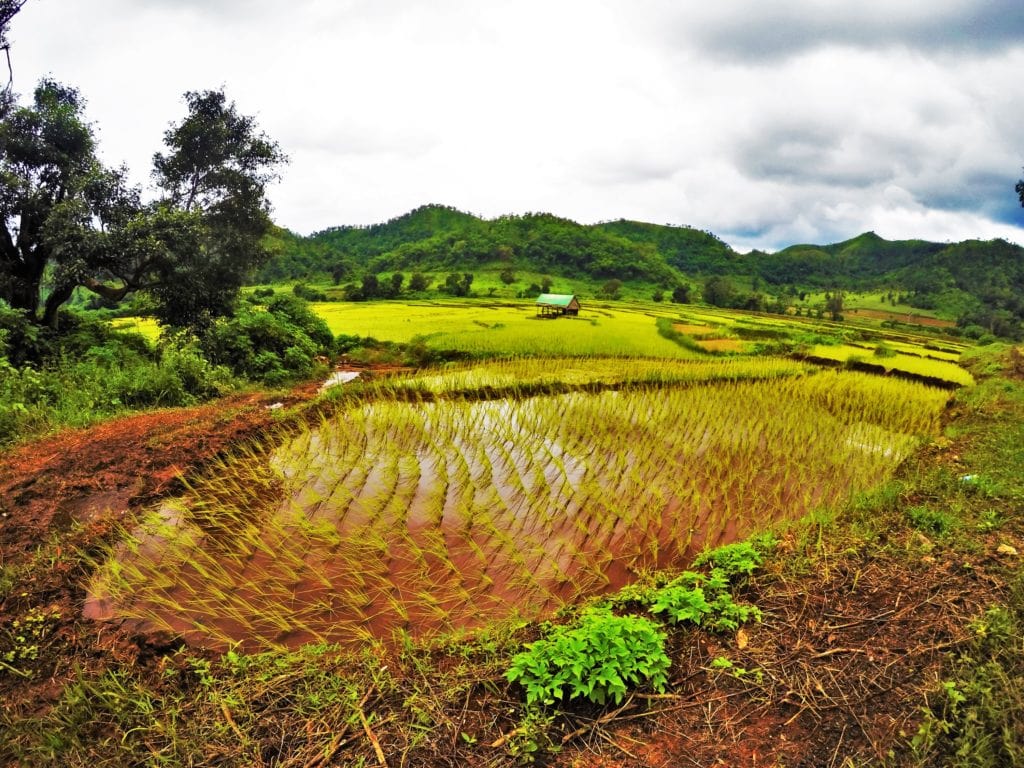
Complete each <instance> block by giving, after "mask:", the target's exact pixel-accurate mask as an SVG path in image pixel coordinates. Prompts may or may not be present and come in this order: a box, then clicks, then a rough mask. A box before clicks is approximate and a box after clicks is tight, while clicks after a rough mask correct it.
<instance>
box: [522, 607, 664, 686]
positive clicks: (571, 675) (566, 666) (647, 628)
mask: <svg viewBox="0 0 1024 768" xmlns="http://www.w3.org/2000/svg"><path fill="white" fill-rule="evenodd" d="M664 644H665V633H664V632H661V631H660V630H658V628H657V625H655V624H654V623H653V622H652V621H650V620H649V619H645V618H643V617H640V616H616V615H614V614H613V613H612V612H611V609H610V608H608V607H597V608H592V609H590V610H588V611H586V612H584V613H583V614H582V615H581V616H580V619H579V621H578V623H576V624H573V625H561V626H556V627H554V628H553V629H552V630H551V632H550V633H549V634H548V636H547V637H545V638H543V639H541V640H538V641H536V642H534V643H530V644H529V645H528V646H527V650H526V651H523V652H522V653H519V654H517V655H516V656H515V657H514V658H513V659H512V666H511V667H510V668H509V670H508V671H507V672H506V675H505V676H506V677H507V678H508V680H509V682H518V683H520V684H521V685H522V686H523V688H524V689H525V690H526V701H527V704H543V705H552V704H555V703H556V702H559V701H561V700H563V699H565V698H568V699H570V700H571V699H576V698H585V699H587V700H589V701H592V702H594V703H595V704H605V703H606V702H608V701H613V702H615V703H616V704H618V703H621V701H622V699H623V696H624V695H625V693H626V690H627V688H628V686H629V685H631V684H633V685H640V684H643V683H650V685H651V686H652V687H653V688H654V689H655V690H657V691H659V692H660V691H664V689H665V683H666V681H667V677H666V671H667V670H668V667H669V659H668V656H667V655H666V654H665V647H664Z"/></svg>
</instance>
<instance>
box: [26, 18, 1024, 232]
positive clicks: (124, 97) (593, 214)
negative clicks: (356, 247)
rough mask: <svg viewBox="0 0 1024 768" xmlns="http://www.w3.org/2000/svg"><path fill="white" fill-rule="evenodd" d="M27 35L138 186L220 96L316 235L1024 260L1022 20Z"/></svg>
mask: <svg viewBox="0 0 1024 768" xmlns="http://www.w3.org/2000/svg"><path fill="white" fill-rule="evenodd" d="M10 37H11V39H12V42H13V46H12V51H11V53H12V59H13V64H14V78H15V82H14V84H15V89H16V90H17V91H19V92H21V93H23V94H24V95H26V96H27V95H29V94H30V93H31V90H32V88H33V86H34V85H35V83H36V81H37V80H38V79H39V78H40V77H42V76H44V75H52V76H53V77H55V78H56V79H58V80H60V81H62V82H65V83H67V84H70V85H74V86H76V87H78V88H79V89H80V90H81V91H82V93H83V94H84V95H85V97H86V99H87V101H88V106H87V116H88V118H89V119H90V120H91V121H92V122H93V123H94V124H95V125H96V127H97V128H98V135H99V139H100V143H101V148H102V150H103V154H104V156H105V158H106V160H107V161H108V162H110V163H112V164H120V163H122V162H123V163H127V164H128V165H129V167H130V168H131V169H132V170H133V172H134V174H135V176H136V178H137V180H138V181H139V182H140V183H145V182H147V181H148V173H149V166H150V159H151V157H152V155H153V153H154V152H155V151H158V150H159V149H160V148H161V139H162V135H163V131H164V130H165V129H166V128H167V126H168V124H169V123H170V122H172V121H176V120H179V119H180V118H181V117H182V116H183V115H184V105H183V102H182V99H181V95H182V93H183V92H184V91H186V90H201V89H206V88H218V87H220V86H224V87H225V89H226V92H227V94H228V95H229V96H230V97H231V98H232V99H234V100H235V101H236V103H237V105H238V107H239V109H240V110H241V111H242V112H244V113H247V114H253V115H255V116H256V117H257V119H258V122H259V124H260V126H261V127H262V128H263V129H264V130H265V131H266V132H267V133H268V134H269V135H270V136H271V137H273V138H275V139H276V140H277V141H278V142H279V143H280V144H281V146H282V148H283V149H284V150H285V151H286V152H287V153H288V155H289V156H290V158H291V162H290V164H289V165H288V166H287V167H286V168H285V169H284V170H283V173H282V178H281V181H280V183H278V184H277V185H276V186H275V187H274V188H273V189H272V191H271V198H272V201H273V205H274V218H275V220H276V221H277V222H278V223H279V224H281V225H282V226H286V227H288V228H290V229H292V230H294V231H296V232H299V233H303V234H306V233H309V232H312V231H316V230H319V229H323V228H325V227H329V226H334V225H339V224H370V223H375V222H379V221H384V220H387V219H389V218H392V217H394V216H397V215H400V214H402V213H404V212H406V211H408V210H409V209H411V208H414V207H416V206H418V205H422V204H425V203H443V204H447V205H452V206H455V207H456V208H459V209H462V210H466V211H470V212H473V213H476V214H479V215H483V216H487V217H493V216H498V215H501V214H505V213H525V212H528V211H549V212H552V213H555V214H558V215H561V216H566V217H568V218H572V219H575V220H577V221H580V222H586V223H589V222H595V221H600V220H606V219H615V218H621V217H625V218H631V219H638V220H642V221H653V222H656V223H661V224H664V223H671V224H687V225H690V226H694V227H697V228H699V229H705V230H710V231H712V232H714V233H715V234H717V235H719V236H720V237H722V238H723V239H724V240H726V241H727V242H729V243H730V244H732V245H733V246H734V247H737V248H740V249H744V250H745V249H748V248H751V247H758V248H763V249H775V248H780V247H783V246H785V245H789V244H791V243H795V242H834V241H838V240H843V239H846V238H849V237H852V236H854V235H857V234H859V233H860V232H863V231H866V230H874V231H876V232H877V233H878V234H880V235H882V236H883V237H886V238H890V239H897V238H911V237H920V238H926V239H931V240H939V241H944V240H959V239H964V238H969V237H977V238H983V239H989V238H994V237H1003V238H1006V239H1008V240H1011V241H1014V242H1017V243H1022V244H1024V210H1022V208H1021V207H1020V203H1019V201H1018V200H1017V197H1016V194H1015V193H1014V190H1013V186H1014V184H1015V183H1016V181H1017V180H1018V179H1019V178H1021V176H1022V175H1024V172H1022V169H1021V166H1022V165H1024V89H1022V88H1021V87H1020V84H1019V83H1020V76H1021V73H1022V72H1024V3H1022V2H1021V0H930V2H928V3H923V2H920V0H858V1H857V2H850V1H849V0H771V2H765V0H717V2H715V3H698V2H696V1H695V0H694V1H692V2H680V1H679V0H675V1H674V2H673V1H672V0H430V2H427V1H426V0H419V1H417V0H291V1H290V2H288V3H284V2H280V0H89V2H84V1H83V0H28V3H27V4H26V5H25V7H24V9H23V10H22V12H21V13H20V14H19V15H18V16H17V17H16V18H15V20H14V22H13V24H12V31H11V35H10Z"/></svg>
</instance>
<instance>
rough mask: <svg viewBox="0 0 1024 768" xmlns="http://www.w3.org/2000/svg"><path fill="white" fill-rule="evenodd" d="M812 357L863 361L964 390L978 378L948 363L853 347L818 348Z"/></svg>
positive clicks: (844, 345) (810, 352) (814, 349)
mask: <svg viewBox="0 0 1024 768" xmlns="http://www.w3.org/2000/svg"><path fill="white" fill-rule="evenodd" d="M808 354H810V355H813V356H815V357H823V358H826V359H828V360H837V361H841V362H847V361H850V360H856V359H860V360H862V361H863V362H866V363H871V364H873V365H880V366H882V367H884V368H885V369H886V370H896V371H905V372H907V373H913V374H916V375H918V376H929V377H933V378H936V379H942V380H943V381H950V382H953V383H955V384H961V385H963V386H970V385H971V384H973V383H974V378H973V377H972V376H971V374H970V373H968V372H967V371H965V370H964V369H963V368H961V367H960V366H959V365H957V364H956V363H952V362H948V361H946V360H930V359H926V358H922V357H918V356H917V355H907V354H903V353H899V354H896V355H893V356H892V357H876V356H874V355H873V354H872V350H871V349H865V348H864V347H858V346H853V345H850V344H837V345H834V346H830V345H823V344H818V345H815V346H814V347H812V348H811V349H810V350H809V352H808Z"/></svg>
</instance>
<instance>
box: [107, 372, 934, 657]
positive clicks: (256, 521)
mask: <svg viewBox="0 0 1024 768" xmlns="http://www.w3.org/2000/svg"><path fill="white" fill-rule="evenodd" d="M725 362H726V361H714V363H713V365H711V366H709V365H708V364H705V363H685V364H683V363H675V362H672V363H666V364H665V372H664V374H665V375H664V381H667V382H669V383H667V384H665V383H659V385H658V386H656V387H649V386H636V387H626V388H618V387H617V386H616V387H610V388H598V389H596V390H593V391H589V390H587V389H577V390H569V391H564V392H560V393H558V394H538V395H530V396H524V397H518V398H507V397H497V398H496V399H481V398H478V397H474V396H472V395H471V394H470V393H467V392H466V391H465V390H464V389H462V384H463V383H464V381H465V377H469V376H471V375H472V374H473V371H472V369H468V368H464V367H455V368H453V371H454V373H453V374H452V375H453V376H454V377H455V379H454V381H455V384H453V385H452V386H451V388H448V387H449V384H448V383H445V382H444V381H443V380H438V381H436V382H434V383H432V384H431V385H430V386H431V387H434V388H435V389H436V392H437V394H438V396H437V397H436V398H434V399H432V400H431V401H429V402H415V401H409V400H407V399H405V398H404V397H403V396H402V395H401V394H400V387H392V388H390V389H387V390H381V393H380V397H381V398H382V399H379V400H353V401H339V403H338V404H337V405H336V406H335V407H334V408H333V409H331V410H329V411H328V412H327V413H326V415H324V417H323V419H322V420H321V421H320V422H319V423H314V424H312V425H311V426H310V427H308V428H306V429H300V430H297V431H296V432H294V433H293V434H290V435H286V436H284V437H283V438H282V439H281V440H280V443H279V444H278V445H276V446H272V445H267V446H264V447H258V446H256V447H253V448H252V449H251V450H249V451H243V452H239V453H238V455H237V456H234V457H231V458H229V459H227V460H225V461H223V462H221V463H219V464H217V465H216V466H215V467H214V468H213V469H212V470H211V471H210V472H209V473H208V474H206V475H204V476H203V477H200V478H195V479H193V481H192V482H191V485H190V489H189V490H188V492H187V493H186V494H185V495H184V496H183V497H181V498H180V499H177V500H174V501H173V503H171V502H169V503H167V504H165V505H164V508H163V512H162V513H160V514H158V515H156V516H155V518H153V519H152V520H151V521H150V522H147V523H146V524H144V525H142V526H140V527H139V528H138V529H136V530H133V531H126V532H125V535H124V538H123V542H122V544H121V545H120V546H118V547H115V548H113V549H112V550H111V551H110V552H109V553H107V554H106V557H105V563H104V564H103V565H102V566H101V567H99V568H98V569H97V575H96V578H95V581H94V583H93V585H92V592H93V593H94V594H97V595H103V596H106V597H109V598H110V599H111V600H112V602H113V605H114V606H115V611H116V612H117V614H118V615H120V616H123V617H125V618H133V619H137V620H141V621H144V622H152V623H153V624H154V625H159V626H162V627H165V628H168V629H170V630H171V631H175V632H184V633H186V634H188V636H189V637H190V638H192V639H197V640H198V641H199V642H208V643H210V644H212V645H214V646H215V647H224V645H225V644H227V643H229V642H231V641H232V640H244V641H245V642H246V643H247V644H248V645H247V648H250V649H252V648H259V647H266V646H274V645H276V644H287V643H289V642H294V640H293V639H294V638H296V637H309V636H312V637H321V636H322V637H324V638H326V639H328V640H331V641H343V640H345V639H346V638H359V637H362V636H363V635H364V634H365V633H366V632H367V631H368V627H369V628H370V630H372V631H378V630H380V631H383V630H384V628H386V627H390V626H404V625H405V624H406V623H408V624H409V626H410V631H411V632H413V633H415V632H417V631H418V630H417V617H418V616H420V615H422V616H424V617H429V624H430V627H431V629H432V630H435V629H443V628H452V627H459V626H466V625H471V624H474V623H476V624H478V623H480V622H482V621H484V620H487V619H493V618H499V617H501V616H503V615H511V614H514V613H527V614H529V613H530V611H537V612H542V611H544V610H549V609H550V608H551V607H552V606H557V605H560V604H562V603H563V602H565V601H566V600H573V599H575V598H576V597H578V596H581V595H587V594H593V593H595V592H603V591H605V590H607V589H608V587H609V586H610V585H615V586H618V585H619V584H621V583H623V582H625V581H628V580H630V579H633V578H635V577H636V574H637V573H639V572H642V571H644V570H645V569H649V568H653V567H661V568H680V567H686V566H687V565H689V563H688V562H687V558H688V557H690V555H691V553H692V552H693V550H694V549H695V548H696V547H699V546H708V545H711V544H713V543H715V542H717V541H719V540H721V539H722V537H723V536H728V537H735V536H740V537H742V536H743V535H745V534H747V533H749V532H751V531H752V530H754V529H755V528H759V527H763V526H765V525H767V524H770V523H771V522H772V521H775V520H781V519H784V518H791V517H797V516H800V515H803V514H806V513H807V512H809V511H811V510H812V509H813V508H815V507H816V506H819V505H830V504H838V503H842V502H843V501H844V500H845V499H847V498H848V497H849V496H850V495H851V494H852V493H853V492H855V491H857V490H860V489H865V488H868V487H871V486H872V485H874V484H876V483H877V482H879V481H881V480H884V479H885V478H886V477H887V476H888V474H889V473H890V472H891V471H892V469H893V467H894V466H895V465H896V464H897V463H898V462H899V461H900V460H901V458H902V457H903V456H905V455H907V453H908V452H909V451H910V450H911V449H912V448H913V446H914V445H915V444H916V439H915V437H914V436H913V435H915V434H922V435H928V434H933V433H934V431H935V428H936V425H937V418H938V413H939V411H940V409H941V408H942V407H943V405H944V403H945V394H944V393H936V391H935V390H931V389H928V388H926V387H922V386H920V385H918V384H914V383H911V382H906V381H887V380H882V379H878V378H876V377H871V376H868V375H866V374H859V373H852V372H831V371H830V372H822V373H817V374H814V375H799V373H800V371H802V370H803V369H802V368H799V367H798V368H797V369H794V368H792V367H791V364H790V363H788V362H787V363H786V364H785V365H782V366H777V365H776V364H775V363H774V362H773V361H761V362H763V363H765V368H764V373H765V375H764V376H761V375H759V374H758V372H757V368H756V367H755V366H753V365H752V364H746V367H739V366H733V365H731V362H730V365H724V363H725ZM645 365H646V364H638V370H640V374H639V375H641V376H647V375H648V373H650V372H652V371H653V370H654V368H645V367H644V366H645ZM686 366H691V367H693V368H694V369H695V370H694V371H690V372H687V370H685V368H686ZM480 368H481V369H482V371H480V372H478V375H479V376H480V377H482V378H481V379H480V380H486V379H487V377H490V376H493V375H495V372H497V374H500V376H506V375H507V376H510V377H512V378H514V377H515V376H518V375H520V374H522V375H523V376H525V377H527V378H529V377H531V376H533V377H539V376H541V375H542V374H543V373H544V368H545V363H543V362H542V361H536V360H534V361H524V360H511V361H504V362H502V363H500V364H497V366H494V365H491V364H488V365H485V366H480ZM597 368H598V366H596V365H593V364H592V362H591V361H583V362H578V364H577V365H576V368H575V369H574V370H575V371H576V372H577V373H578V374H580V375H582V376H583V379H581V380H582V381H594V380H595V379H592V378H590V377H591V375H592V374H595V373H597V372H598V371H597ZM610 369H611V373H610V374H609V375H610V377H611V379H610V380H614V381H618V382H620V383H621V382H622V381H625V380H626V378H628V376H630V375H631V374H629V372H628V371H627V365H626V363H625V362H623V361H616V362H615V363H614V364H612V365H610ZM644 371H647V373H644ZM725 374H728V376H725ZM734 374H735V375H734ZM544 375H546V374H544ZM574 375H575V374H574ZM442 376H443V374H442ZM709 376H710V378H709ZM723 376H725V377H724V378H723ZM460 377H462V378H460ZM624 377H625V378H624ZM613 383H614V382H613ZM738 404H742V405H741V406H740V405H738ZM253 488H263V489H269V490H268V491H266V492H262V493H260V494H255V495H258V496H259V499H258V503H252V504H249V503H247V502H245V503H243V502H244V500H245V499H246V498H252V497H253V496H254V493H253V491H252V489H253ZM245 493H248V494H249V496H245V495H244V494H245ZM739 551H740V550H739V549H738V550H737V552H739ZM716 557H725V555H722V554H719V555H716ZM744 557H747V560H744ZM744 557H741V556H740V555H739V554H737V555H736V557H735V558H734V562H731V561H730V562H726V561H724V560H723V562H722V563H721V564H719V563H713V564H715V565H719V566H720V567H721V568H725V569H728V572H729V574H730V576H731V575H733V574H734V573H735V574H739V573H742V572H744V571H745V570H749V568H750V567H751V566H750V565H749V563H748V564H747V565H744V564H743V563H745V562H747V561H748V560H749V559H750V558H753V557H754V555H749V556H744ZM703 588H704V589H705V593H706V594H705V598H706V602H707V603H709V604H714V602H715V600H716V599H718V596H717V593H716V595H710V594H707V588H706V587H703ZM422 594H431V595H433V596H434V601H433V602H432V603H431V604H430V605H429V606H425V607H424V608H423V610H422V611H418V609H417V607H416V605H415V603H416V601H417V598H416V595H422ZM723 600H724V598H723ZM325 606H328V607H329V608H325ZM719 608H720V610H719V613H720V614H721V615H722V616H723V617H725V618H724V619H723V620H724V621H731V622H739V621H742V620H746V619H745V617H744V615H743V610H742V609H734V608H733V607H732V606H731V605H729V604H726V603H724V602H723V603H722V604H721V605H720V606H719ZM442 614H444V615H445V616H444V617H443V616H442ZM533 615H535V614H533ZM746 618H749V616H748V617H746ZM425 620H426V619H424V621H425ZM723 626H724V625H723ZM204 633H206V634H207V635H208V637H207V638H206V640H205V641H204V640H202V639H201V637H200V636H201V635H203V634H204Z"/></svg>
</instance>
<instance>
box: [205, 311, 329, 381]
mask: <svg viewBox="0 0 1024 768" xmlns="http://www.w3.org/2000/svg"><path fill="white" fill-rule="evenodd" d="M199 344H200V347H201V349H202V351H203V353H204V354H205V355H206V357H207V358H208V359H209V360H210V361H212V362H213V363H214V364H217V365H225V366H227V367H228V368H230V369H231V370H232V371H233V372H234V373H235V374H236V375H239V376H245V377H246V378H249V379H253V380H255V381H260V382H263V383H264V384H268V385H270V386H278V385H281V384H284V383H286V382H288V381H290V380H294V379H298V378H306V377H309V376H311V375H312V374H313V372H314V370H315V368H316V360H315V358H316V357H318V356H320V355H329V354H330V353H331V352H332V351H333V350H332V347H333V345H334V337H333V336H332V335H331V331H330V329H329V328H328V327H327V324H326V323H325V322H324V321H323V320H322V319H320V318H319V317H317V316H316V315H315V314H313V313H312V312H311V311H310V310H309V307H308V306H307V305H306V302H305V301H303V300H301V299H298V298H296V297H294V296H287V295H283V296H275V297H273V298H272V299H270V301H268V302H267V307H266V309H265V310H261V309H258V308H255V307H246V306H243V307H241V308H240V309H239V311H238V312H237V314H236V315H235V316H234V317H233V318H230V319H223V320H220V321H218V322H217V323H215V324H214V325H213V326H211V327H210V328H209V329H208V330H207V331H206V332H205V333H204V334H203V336H202V337H201V338H200V340H199Z"/></svg>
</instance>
